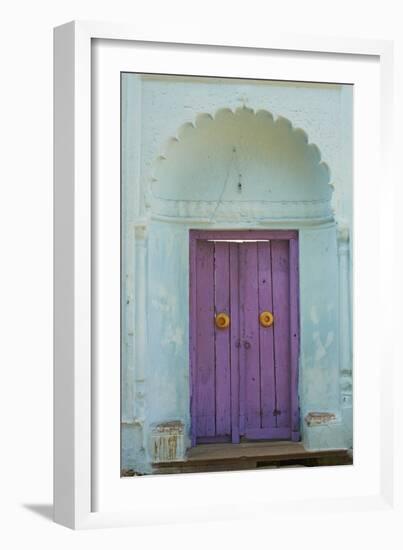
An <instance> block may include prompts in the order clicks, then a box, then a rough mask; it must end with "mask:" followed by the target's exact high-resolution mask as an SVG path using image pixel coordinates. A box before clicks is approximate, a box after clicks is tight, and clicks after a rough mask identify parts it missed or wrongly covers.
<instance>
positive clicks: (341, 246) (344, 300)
mask: <svg viewBox="0 0 403 550" xmlns="http://www.w3.org/2000/svg"><path fill="white" fill-rule="evenodd" d="M337 241H338V257H339V320H340V322H339V331H340V343H339V347H340V350H339V359H340V399H341V411H342V416H343V424H344V426H345V437H346V444H347V446H348V447H352V399H353V392H352V389H353V388H352V383H353V380H352V346H351V325H352V323H351V304H350V295H351V294H350V235H349V229H348V226H347V225H345V224H339V226H338V231H337Z"/></svg>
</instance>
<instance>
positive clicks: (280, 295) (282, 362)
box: [271, 240, 291, 428]
mask: <svg viewBox="0 0 403 550" xmlns="http://www.w3.org/2000/svg"><path fill="white" fill-rule="evenodd" d="M271 257H272V277H273V313H274V323H273V332H274V356H275V376H276V412H277V415H276V426H277V427H278V428H284V427H287V428H291V417H290V405H291V398H290V397H291V396H290V382H291V381H290V266H289V242H288V241H286V240H283V241H280V240H276V241H272V242H271Z"/></svg>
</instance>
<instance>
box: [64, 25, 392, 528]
mask: <svg viewBox="0 0 403 550" xmlns="http://www.w3.org/2000/svg"><path fill="white" fill-rule="evenodd" d="M391 60H392V57H391V44H390V43H388V42H386V41H361V40H351V41H350V42H346V41H341V40H340V41H339V40H337V39H319V38H314V37H285V36H274V35H273V36H271V37H270V39H264V40H263V41H262V42H259V40H256V42H255V43H241V42H234V43H228V44H227V43H223V42H217V41H216V40H215V39H214V38H211V39H210V38H209V39H207V38H206V43H205V44H194V43H191V40H189V38H187V37H185V36H183V37H177V38H176V39H175V37H158V39H156V37H152V39H150V37H147V36H145V35H144V36H143V35H142V34H141V33H140V34H139V33H137V32H134V31H133V30H132V29H131V28H130V27H127V26H119V25H108V24H99V23H97V24H95V23H70V24H67V25H64V26H61V27H58V28H57V29H56V30H55V519H56V521H58V522H60V523H63V524H65V525H68V526H70V527H75V528H85V527H96V526H105V525H132V524H133V525H134V524H143V523H150V522H156V523H158V522H162V521H164V522H171V521H179V520H180V521H193V520H195V519H196V520H200V519H209V518H210V519H211V518H215V519H220V518H228V517H229V518H234V517H237V516H242V517H251V516H254V517H258V516H259V515H262V514H267V513H271V512H273V513H276V510H277V511H278V509H279V508H281V507H282V506H287V507H288V510H289V512H290V513H292V511H293V510H294V511H295V510H297V508H298V505H299V504H298V503H301V502H304V507H305V506H308V507H309V506H311V507H312V513H314V511H315V507H316V508H320V507H321V505H323V502H325V501H326V502H327V503H331V504H330V506H333V507H335V508H337V506H340V507H342V506H343V505H345V503H346V502H348V503H349V506H350V507H355V508H356V509H361V510H363V509H370V508H371V509H381V508H385V507H387V506H388V503H390V501H391V498H392V494H391V491H392V475H393V472H392V468H390V461H391V459H392V453H391V449H392V441H391V437H392V436H391V432H390V430H389V429H388V428H387V425H386V424H385V423H384V422H383V419H384V418H385V417H387V415H388V414H390V411H391V410H392V405H393V403H392V400H391V399H390V395H391V393H388V392H390V389H391V383H392V382H391V380H392V377H391V368H392V363H393V361H392V358H391V356H390V355H388V354H390V351H389V350H388V346H386V345H384V344H385V342H386V341H387V338H388V336H387V331H386V329H384V328H383V327H381V326H380V325H379V324H378V323H376V322H374V317H377V316H378V314H377V313H376V311H374V304H377V306H376V310H379V311H380V310H382V311H385V312H386V311H388V308H390V302H389V299H388V296H387V294H388V292H387V291H385V290H384V289H385V288H387V287H388V285H387V282H388V277H390V274H389V273H388V272H387V269H386V267H385V265H384V263H383V262H382V261H381V258H382V254H384V253H385V252H384V249H382V247H381V241H380V236H381V234H382V232H385V231H388V223H390V222H389V221H388V218H387V209H388V207H389V206H390V202H389V203H388V200H389V201H390V197H391V194H390V193H389V192H388V186H390V185H392V184H391V181H392V180H391V178H388V173H389V170H390V163H389V161H388V155H387V148H388V143H389V142H388V139H389V136H390V127H389V125H390V123H391V106H390V105H391V103H390V94H391V89H390V82H391V80H390V79H391V73H392V69H391ZM379 181H382V184H383V187H382V188H381V187H380V185H379ZM389 229H390V227H389ZM382 289H383V290H382ZM381 366H382V368H381ZM379 380H382V383H381V384H379ZM172 495H174V496H172ZM212 495H214V498H213V497H212ZM304 499H309V503H308V504H307V503H306V501H305V500H304Z"/></svg>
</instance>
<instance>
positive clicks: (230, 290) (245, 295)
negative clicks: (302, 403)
mask: <svg viewBox="0 0 403 550" xmlns="http://www.w3.org/2000/svg"><path fill="white" fill-rule="evenodd" d="M234 241H235V242H234ZM190 260H191V269H190V325H191V326H190V341H191V349H190V357H191V416H192V441H193V444H196V443H202V442H209V441H216V442H218V441H232V442H233V443H238V442H239V441H240V438H241V437H242V438H245V439H250V440H254V439H293V440H298V439H299V411H298V395H297V363H298V299H297V297H298V251H297V233H296V232H292V231H247V232H209V231H192V232H191V256H190ZM264 312H269V313H271V314H272V315H273V324H271V325H270V326H266V325H265V324H264V322H263V321H261V320H260V316H261V314H262V313H264ZM220 314H224V316H227V317H228V320H229V325H228V326H224V327H220V326H219V323H218V321H217V316H219V315H220ZM221 317H222V315H221ZM265 318H266V317H265ZM266 320H267V319H266Z"/></svg>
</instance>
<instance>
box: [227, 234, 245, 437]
mask: <svg viewBox="0 0 403 550" xmlns="http://www.w3.org/2000/svg"><path fill="white" fill-rule="evenodd" d="M229 253H230V308H231V325H230V338H231V346H230V350H231V429H232V432H231V438H232V443H239V437H240V435H239V434H240V431H241V417H240V403H239V388H240V369H239V364H240V345H241V342H240V336H239V334H240V333H239V322H240V314H239V244H237V243H229ZM242 429H243V426H242Z"/></svg>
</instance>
